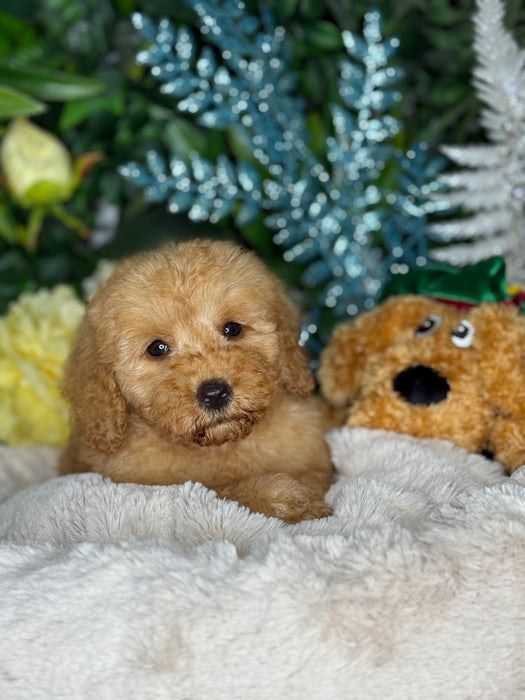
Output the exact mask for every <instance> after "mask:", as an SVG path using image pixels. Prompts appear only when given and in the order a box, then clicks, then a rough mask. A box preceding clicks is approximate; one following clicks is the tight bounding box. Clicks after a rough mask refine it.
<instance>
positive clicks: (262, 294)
mask: <svg viewBox="0 0 525 700" xmlns="http://www.w3.org/2000/svg"><path fill="white" fill-rule="evenodd" d="M298 335H299V325H298V317H297V314H296V311H295V309H294V307H293V305H292V303H291V302H290V300H289V299H288V298H287V296H286V294H285V292H284V289H283V287H282V285H281V284H280V282H279V281H278V280H277V279H276V278H275V277H274V276H273V275H272V274H270V273H269V272H268V270H267V269H266V268H265V267H264V265H263V264H262V263H261V262H260V261H259V260H258V259H257V258H256V256H255V255H254V254H253V253H250V252H247V251H245V250H243V249H242V248H240V247H239V246H236V245H235V244H233V243H229V242H221V241H202V240H201V241H191V242H185V243H181V244H179V245H177V246H169V247H166V248H163V249H161V250H159V251H156V252H152V253H145V254H142V255H138V256H135V257H132V258H130V259H129V260H127V261H125V262H123V263H122V264H121V265H120V266H119V267H118V268H117V270H116V271H115V273H114V274H113V276H112V277H111V278H110V280H109V281H108V282H107V283H106V284H105V286H104V287H103V288H102V289H101V290H100V291H99V292H98V293H97V294H96V295H95V296H94V298H93V299H92V300H91V302H90V303H89V304H88V307H87V310H86V315H85V318H84V321H83V323H82V324H81V327H80V329H79V333H78V336H77V339H76V342H75V345H74V348H73V350H72V353H71V356H70V359H69V362H68V367H67V373H66V386H65V390H66V395H67V397H68V398H69V400H70V402H71V413H72V436H71V439H70V442H69V444H68V446H67V447H66V449H65V451H64V453H63V455H62V459H61V465H60V471H61V473H62V474H66V473H70V472H79V471H96V472H100V473H101V474H103V475H104V476H106V477H110V478H111V479H113V480H114V481H117V482H135V483H141V484H180V483H183V482H185V481H188V480H191V481H199V482H201V483H202V484H204V485H205V486H207V487H208V488H210V489H213V490H215V491H216V492H217V493H218V495H219V496H221V497H224V498H229V499H232V500H235V501H239V502H240V503H242V504H244V505H246V506H247V507H248V508H250V509H251V510H253V511H257V512H260V513H265V514H266V515H270V516H277V517H279V518H282V519H283V520H285V521H287V522H297V521H299V520H303V519H308V518H317V517H322V516H326V515H329V514H330V512H331V510H330V508H329V507H328V506H327V505H326V504H325V502H324V494H325V492H326V490H327V489H328V487H329V485H330V482H331V474H332V466H331V462H330V457H329V452H328V447H327V445H326V443H325V441H324V437H323V425H322V423H323V420H322V417H321V415H320V407H319V406H318V404H317V403H316V399H315V398H314V397H311V396H310V394H311V393H312V390H313V388H314V381H313V378H312V376H311V373H310V371H309V369H308V365H307V361H306V358H305V356H304V354H303V351H302V349H301V348H300V347H299V345H298Z"/></svg>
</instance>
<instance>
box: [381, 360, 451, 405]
mask: <svg viewBox="0 0 525 700" xmlns="http://www.w3.org/2000/svg"><path fill="white" fill-rule="evenodd" d="M393 386H394V391H396V392H397V393H398V394H400V396H402V397H403V399H404V400H405V401H406V402H407V403H410V404H415V405H418V404H419V405H424V406H430V405H431V404H434V403H440V402H441V401H444V400H445V399H446V398H447V395H448V392H449V391H450V385H449V383H448V381H447V380H446V378H445V377H444V376H443V375H442V374H440V373H439V372H437V371H436V370H435V369H432V367H426V366H425V365H415V366H414V367H408V368H407V369H404V370H403V371H402V372H400V373H399V374H398V375H396V376H395V377H394V381H393Z"/></svg>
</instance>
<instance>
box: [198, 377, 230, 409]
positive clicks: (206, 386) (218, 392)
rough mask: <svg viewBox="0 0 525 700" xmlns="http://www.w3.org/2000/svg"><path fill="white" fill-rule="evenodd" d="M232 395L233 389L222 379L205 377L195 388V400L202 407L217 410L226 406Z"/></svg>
mask: <svg viewBox="0 0 525 700" xmlns="http://www.w3.org/2000/svg"><path fill="white" fill-rule="evenodd" d="M232 395H233V389H232V388H231V386H230V385H229V384H228V382H227V381H225V380H224V379H207V380H206V381H205V382H202V384H200V385H199V387H198V389H197V394H196V396H197V401H198V402H199V403H200V405H201V406H202V407H203V408H207V409H209V410H210V411H219V410H220V409H221V408H224V407H225V406H227V405H228V404H229V402H230V400H231V397H232Z"/></svg>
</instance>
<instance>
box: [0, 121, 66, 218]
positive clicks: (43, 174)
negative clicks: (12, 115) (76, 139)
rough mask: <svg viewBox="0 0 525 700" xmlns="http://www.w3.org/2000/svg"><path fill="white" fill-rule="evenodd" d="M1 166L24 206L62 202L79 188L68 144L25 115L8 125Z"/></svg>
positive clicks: (4, 138) (1, 150)
mask: <svg viewBox="0 0 525 700" xmlns="http://www.w3.org/2000/svg"><path fill="white" fill-rule="evenodd" d="M0 166H1V168H2V172H3V174H4V177H5V180H6V184H7V187H8V189H9V191H10V192H11V193H12V194H13V195H14V196H15V197H16V198H17V199H18V200H19V201H20V203H21V204H23V205H24V206H28V207H32V206H37V205H45V204H55V203H57V202H62V201H64V200H66V199H68V198H69V197H70V196H71V193H72V191H73V189H74V187H75V182H74V174H73V162H72V159H71V156H70V154H69V152H68V150H67V149H66V147H65V146H64V144H63V143H62V142H61V141H59V139H57V138H56V136H54V135H53V134H51V133H50V132H48V131H45V130H44V129H41V128H40V127H38V126H36V125H35V124H32V123H31V122H30V121H28V120H27V119H26V118H25V117H17V118H16V119H14V120H13V121H12V122H11V123H10V124H9V126H8V127H7V130H6V132H5V135H4V137H3V139H2V142H1V144H0Z"/></svg>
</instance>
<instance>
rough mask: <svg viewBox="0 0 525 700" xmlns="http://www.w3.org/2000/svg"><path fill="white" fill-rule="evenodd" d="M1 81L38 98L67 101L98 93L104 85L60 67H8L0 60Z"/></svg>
mask: <svg viewBox="0 0 525 700" xmlns="http://www.w3.org/2000/svg"><path fill="white" fill-rule="evenodd" d="M0 83H4V84H6V85H9V86H11V87H15V88H18V89H20V90H24V91H25V92H28V93H29V94H30V95H33V96H34V97H37V98H39V99H41V100H49V101H55V102H66V101H68V100H79V99H83V98H86V97H92V96H93V95H99V94H100V93H101V92H103V91H104V90H105V89H106V86H105V84H104V83H102V82H101V81H100V80H96V79H94V78H85V77H83V76H80V75H72V74H70V73H64V72H62V71H55V70H49V69H47V68H39V67H38V66H24V67H23V68H11V67H9V66H7V65H5V64H1V63H0Z"/></svg>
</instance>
